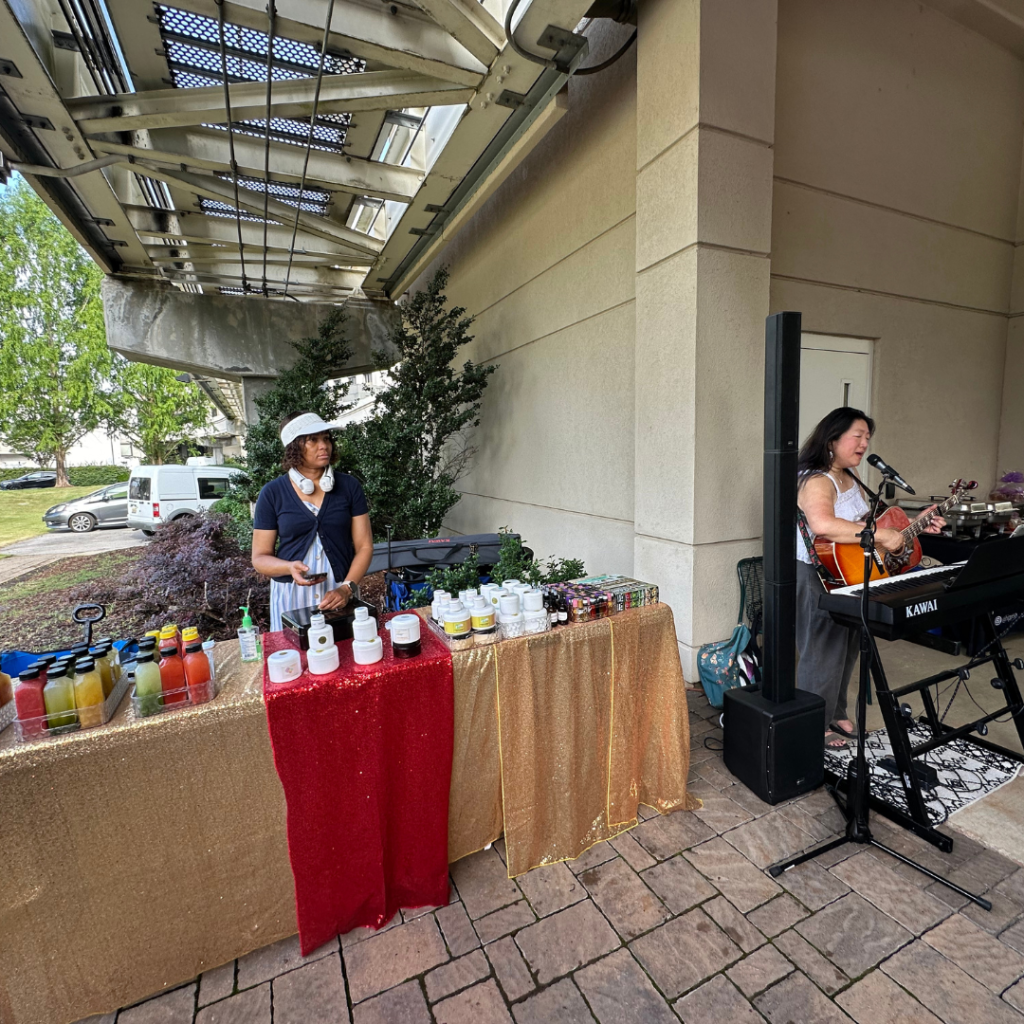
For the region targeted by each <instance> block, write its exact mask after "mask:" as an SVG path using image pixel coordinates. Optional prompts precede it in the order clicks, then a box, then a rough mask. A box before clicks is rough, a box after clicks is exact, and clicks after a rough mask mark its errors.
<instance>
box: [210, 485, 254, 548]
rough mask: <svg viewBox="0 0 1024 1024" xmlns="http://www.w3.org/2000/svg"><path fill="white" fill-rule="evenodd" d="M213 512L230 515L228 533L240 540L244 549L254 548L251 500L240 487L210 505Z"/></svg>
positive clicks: (239, 542) (240, 545)
mask: <svg viewBox="0 0 1024 1024" xmlns="http://www.w3.org/2000/svg"><path fill="white" fill-rule="evenodd" d="M210 511H211V512H220V513H223V514H224V515H226V516H228V517H230V522H229V523H228V525H227V526H226V527H225V529H226V530H227V532H228V534H229V535H230V536H232V537H234V539H235V540H236V541H237V542H238V546H239V547H240V548H241V549H242V550H243V551H250V550H251V549H252V513H251V512H250V510H249V501H248V499H247V498H246V497H245V495H244V493H241V492H240V490H239V489H233V490H230V491H228V493H227V494H226V495H225V496H224V497H223V498H221V499H219V500H218V501H215V502H214V503H213V504H212V505H211V506H210Z"/></svg>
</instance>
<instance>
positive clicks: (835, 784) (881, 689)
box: [825, 613, 1024, 853]
mask: <svg viewBox="0 0 1024 1024" xmlns="http://www.w3.org/2000/svg"><path fill="white" fill-rule="evenodd" d="M979 618H981V619H982V620H983V623H982V625H983V631H984V634H985V637H984V641H985V642H984V643H983V645H982V646H983V648H984V647H985V646H986V645H988V652H989V653H988V654H987V655H986V656H985V657H983V658H980V659H979V658H972V659H971V660H970V661H969V662H967V665H966V666H961V667H960V668H957V669H951V670H949V671H946V672H939V673H937V674H936V675H933V676H928V677H927V678H925V679H919V680H918V681H917V682H914V683H909V684H908V685H906V686H901V687H899V688H897V689H895V690H893V689H890V687H889V681H888V679H887V678H886V675H885V669H884V668H883V667H882V659H881V656H880V655H879V653H878V644H877V642H876V640H875V637H874V635H872V636H871V637H870V648H871V678H872V680H873V681H874V685H875V693H876V695H877V696H878V706H879V710H880V711H881V712H882V719H883V720H884V721H885V729H886V732H887V733H888V736H889V744H890V746H891V747H892V752H893V757H894V759H895V761H896V766H897V768H898V769H899V774H900V781H901V782H902V784H903V793H904V797H905V799H906V801H907V807H908V808H909V813H908V812H907V811H904V810H902V809H901V808H899V807H894V806H893V805H892V804H888V803H885V802H884V801H883V800H881V799H879V798H878V797H876V796H874V794H872V795H871V796H870V805H871V808H872V810H874V811H877V812H878V813H879V814H882V815H884V816H885V817H887V818H888V819H889V820H890V821H894V822H896V824H898V825H902V826H903V828H906V829H909V830H910V831H911V832H914V833H915V834H916V835H919V836H920V837H921V838H922V839H926V840H927V841H928V842H929V843H932V844H934V845H935V846H937V847H938V848H939V849H940V850H942V851H943V852H944V853H949V852H950V851H951V850H952V849H953V840H952V839H951V838H950V837H949V836H947V835H944V834H943V833H942V832H939V831H938V830H937V829H936V828H935V826H934V825H933V824H932V822H931V818H930V817H929V815H928V808H927V806H926V804H925V799H924V795H923V793H922V792H921V786H920V783H919V781H918V778H917V772H915V771H914V763H913V762H914V758H915V757H920V756H921V755H923V754H926V753H927V752H928V751H930V750H934V749H936V748H937V747H941V746H945V745H946V744H947V743H949V742H951V741H952V740H954V739H962V740H965V741H966V742H968V743H972V744H974V745H975V746H977V747H983V748H985V749H986V750H991V751H994V752H995V753H998V754H1002V755H1003V756H1004V757H1009V758H1012V759H1013V760H1015V761H1020V762H1021V763H1024V754H1021V753H1018V752H1017V751H1015V750H1010V749H1008V748H1007V747H1003V746H1000V745H999V744H998V743H993V742H991V741H990V740H986V739H983V738H982V737H981V736H976V735H972V733H974V732H975V730H977V728H978V727H979V726H983V725H987V723H988V722H990V721H992V720H993V719H994V718H998V717H1000V716H1001V715H1005V714H1010V715H1011V716H1012V717H1013V719H1014V723H1015V725H1016V727H1017V735H1018V737H1020V741H1021V746H1022V747H1024V701H1022V699H1021V693H1020V690H1019V688H1018V686H1017V680H1016V678H1015V677H1014V674H1013V668H1012V667H1011V664H1010V659H1009V657H1008V656H1007V654H1006V651H1005V650H1004V648H1003V645H1002V642H1001V641H1000V640H998V639H997V637H998V631H997V630H996V627H995V624H994V623H993V621H992V614H991V613H988V614H985V615H983V616H979ZM987 664H992V665H994V666H995V670H996V675H997V677H998V678H999V679H1000V680H1001V682H1002V690H1003V692H1004V693H1005V694H1006V697H1007V700H1006V704H1005V705H1004V706H1003V707H1002V708H1000V709H999V710H998V711H994V712H991V713H989V714H986V715H983V716H982V717H981V718H978V719H976V720H975V721H973V722H968V723H967V724H965V725H962V726H958V727H955V728H954V727H952V726H949V725H946V724H945V723H943V722H940V721H939V712H938V710H937V709H936V707H935V702H934V700H933V699H932V694H931V691H930V690H929V687H931V686H933V685H935V684H936V683H943V682H947V681H949V680H952V679H956V678H957V677H958V676H960V675H961V673H964V672H966V673H967V675H966V677H965V678H970V672H971V671H974V670H975V669H977V668H979V667H980V666H982V665H987ZM967 666H969V669H968V667H967ZM911 693H920V694H921V700H922V702H923V704H924V709H925V713H924V715H923V716H921V718H920V719H919V721H920V722H921V724H924V725H927V726H929V728H930V729H931V734H932V735H931V738H930V739H928V740H926V741H925V742H924V743H919V744H917V745H916V746H915V745H914V743H913V741H912V740H911V738H910V735H909V727H910V725H911V724H912V721H913V720H912V719H910V718H909V717H907V716H904V714H903V713H902V711H901V710H900V699H901V698H902V697H906V696H907V695H908V694H911ZM825 775H826V779H827V781H828V782H829V783H830V788H832V789H833V790H834V791H836V792H838V793H845V791H846V789H845V787H846V776H845V774H844V775H842V776H838V775H836V774H835V773H833V772H830V771H829V770H828V768H826V769H825Z"/></svg>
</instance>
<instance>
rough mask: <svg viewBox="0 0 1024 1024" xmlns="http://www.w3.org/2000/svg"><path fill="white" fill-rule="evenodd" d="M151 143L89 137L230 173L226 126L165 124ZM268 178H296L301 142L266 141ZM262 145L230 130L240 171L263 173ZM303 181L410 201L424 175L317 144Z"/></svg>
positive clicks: (168, 161)
mask: <svg viewBox="0 0 1024 1024" xmlns="http://www.w3.org/2000/svg"><path fill="white" fill-rule="evenodd" d="M153 141H154V145H153V148H148V147H147V148H143V147H141V146H125V145H122V144H121V143H116V142H102V141H100V140H99V139H94V140H93V143H92V148H93V149H94V150H95V151H96V152H97V153H113V154H118V155H120V156H123V157H133V158H135V159H136V160H143V161H145V162H146V163H147V164H150V163H155V164H161V165H165V166H169V167H178V168H180V167H182V165H184V166H185V167H187V168H189V169H190V170H193V171H200V172H209V173H212V174H218V173H219V174H231V173H232V171H233V168H232V167H231V156H230V152H229V149H228V136H227V133H226V132H218V131H216V130H206V131H203V130H201V129H192V130H187V129H169V130H166V131H162V132H160V133H159V134H158V135H157V136H156V137H155V138H154V140H153ZM269 146H270V168H271V179H272V180H274V181H283V182H288V183H289V184H298V183H299V182H300V181H301V180H302V168H303V163H304V159H305V156H306V153H305V151H304V150H303V148H302V147H301V146H290V145H288V144H287V143H284V142H274V141H271V142H270V144H269ZM264 147H265V143H264V140H262V139H256V138H250V137H249V136H246V135H236V136H235V161H236V163H237V171H238V173H239V174H245V175H249V176H250V177H254V178H261V179H262V177H263V167H264V162H263V160H264ZM305 180H306V184H307V185H309V186H310V187H313V188H324V189H327V190H329V191H332V192H347V193H349V194H351V195H357V196H376V197H377V198H378V199H394V200H396V201H397V202H400V203H408V202H411V201H412V198H413V196H415V195H416V193H417V191H418V190H419V187H420V183H421V182H422V181H423V173H422V172H421V171H416V170H413V169H412V168H409V167H397V166H395V165H394V164H384V163H381V162H380V161H378V160H362V159H360V158H359V157H354V156H339V155H338V154H336V153H325V152H323V151H322V150H318V149H311V150H310V151H309V169H308V171H307V172H306V178H305Z"/></svg>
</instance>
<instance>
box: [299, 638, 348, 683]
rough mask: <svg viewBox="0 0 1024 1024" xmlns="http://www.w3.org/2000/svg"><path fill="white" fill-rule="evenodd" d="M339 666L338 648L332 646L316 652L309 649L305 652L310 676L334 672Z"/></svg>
mask: <svg viewBox="0 0 1024 1024" xmlns="http://www.w3.org/2000/svg"><path fill="white" fill-rule="evenodd" d="M340 664H341V660H340V659H339V658H338V648H337V647H336V646H335V645H334V644H331V646H330V647H322V648H319V649H316V650H314V649H313V648H312V647H311V648H310V649H309V650H308V651H307V652H306V665H307V667H308V668H309V674H310V675H311V676H323V675H327V673H328V672H336V671H337V669H338V666H339V665H340Z"/></svg>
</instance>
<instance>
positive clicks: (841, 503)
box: [796, 473, 869, 565]
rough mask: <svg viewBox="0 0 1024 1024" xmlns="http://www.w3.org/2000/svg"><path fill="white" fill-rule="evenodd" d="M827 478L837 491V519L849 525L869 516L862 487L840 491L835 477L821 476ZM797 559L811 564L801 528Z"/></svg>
mask: <svg viewBox="0 0 1024 1024" xmlns="http://www.w3.org/2000/svg"><path fill="white" fill-rule="evenodd" d="M814 475H815V474H814V473H808V474H807V476H814ZM820 475H823V476H827V477H828V478H829V480H831V481H832V486H833V487H834V488H835V489H836V503H835V510H834V514H835V517H836V519H845V520H846V521H847V522H849V523H859V522H860V521H861V520H862V519H863V518H864V517H865V516H866V515H867V514H868V511H869V510H868V502H867V499H866V498H865V497H864V491H863V489H862V488H861V486H860V485H859V484H857V483H855V484H854V485H853V486H852V487H851V488H850V489H849V490H846V491H841V490H839V484H837V483H836V481H835V477H833V476H832V474H831V473H824V474H820ZM813 541H814V534H813V533H812V534H811V542H812V543H813ZM796 557H797V561H798V562H806V563H807V564H808V565H810V564H811V556H810V555H809V554H808V553H807V545H806V544H805V543H804V538H803V535H802V534H801V533H800V527H799V526H798V527H797V529H796Z"/></svg>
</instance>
